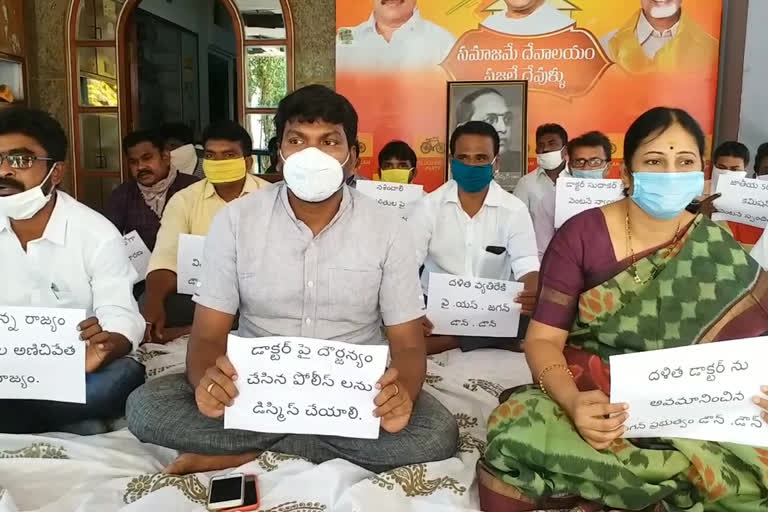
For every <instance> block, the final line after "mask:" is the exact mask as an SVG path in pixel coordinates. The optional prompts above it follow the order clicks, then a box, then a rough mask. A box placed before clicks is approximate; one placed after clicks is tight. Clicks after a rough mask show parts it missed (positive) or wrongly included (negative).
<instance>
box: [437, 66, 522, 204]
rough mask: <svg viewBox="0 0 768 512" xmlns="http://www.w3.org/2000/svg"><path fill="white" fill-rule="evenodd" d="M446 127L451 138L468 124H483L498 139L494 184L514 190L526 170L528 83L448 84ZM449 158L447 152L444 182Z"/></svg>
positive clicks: (514, 81)
mask: <svg viewBox="0 0 768 512" xmlns="http://www.w3.org/2000/svg"><path fill="white" fill-rule="evenodd" d="M447 117H448V126H447V127H446V137H445V140H446V144H448V143H449V142H450V140H451V134H453V131H454V130H455V129H456V128H457V127H458V126H459V125H461V124H464V123H466V122H468V121H485V122H487V123H488V124H490V125H492V126H493V127H494V128H496V130H497V132H498V133H499V138H500V139H501V146H500V149H499V156H498V158H499V159H500V170H499V173H498V174H497V176H496V182H497V183H498V184H499V185H501V186H502V188H504V189H505V190H508V191H512V190H514V188H515V186H516V185H517V182H518V181H519V180H520V178H522V177H523V176H525V173H526V172H527V166H528V155H527V150H528V135H527V132H528V130H527V124H528V82H527V81H526V80H498V81H471V82H470V81H462V82H448V116H447ZM450 160H451V155H450V150H449V151H446V165H445V169H446V171H445V172H446V180H450V179H451V165H450Z"/></svg>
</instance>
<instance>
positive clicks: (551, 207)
mask: <svg viewBox="0 0 768 512" xmlns="http://www.w3.org/2000/svg"><path fill="white" fill-rule="evenodd" d="M611 151H612V145H611V141H610V140H609V139H608V137H606V136H605V135H604V134H603V133H601V132H589V133H585V134H584V135H582V136H581V137H577V138H575V139H573V140H571V141H570V142H569V143H568V166H569V167H570V170H571V176H572V177H574V178H581V179H603V178H607V177H608V173H609V170H610V164H611ZM531 217H532V218H533V229H534V231H535V232H536V245H538V247H539V259H542V258H543V257H544V253H545V252H546V250H547V247H548V246H549V243H550V242H551V241H552V237H554V236H555V194H546V195H544V196H542V197H541V198H540V200H539V201H537V202H535V203H534V204H533V205H532V207H531Z"/></svg>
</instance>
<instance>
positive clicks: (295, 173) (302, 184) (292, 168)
mask: <svg viewBox="0 0 768 512" xmlns="http://www.w3.org/2000/svg"><path fill="white" fill-rule="evenodd" d="M280 158H282V159H283V162H285V163H284V164H283V178H284V179H285V184H286V185H288V188H289V189H291V192H293V194H294V195H295V196H296V197H298V198H299V199H301V200H302V201H306V202H308V203H320V202H322V201H325V200H326V199H328V198H329V197H331V196H332V195H333V194H334V193H336V191H337V190H339V189H340V188H341V186H342V184H343V183H344V169H343V166H344V165H345V164H346V163H347V161H348V160H349V155H347V159H346V160H344V163H343V164H340V163H339V161H338V160H336V159H335V158H333V157H332V156H331V155H329V154H328V153H324V152H323V151H320V150H319V149H317V148H314V147H310V148H306V149H302V150H301V151H299V152H298V153H294V154H292V155H291V156H289V157H288V158H284V157H283V153H282V151H281V152H280Z"/></svg>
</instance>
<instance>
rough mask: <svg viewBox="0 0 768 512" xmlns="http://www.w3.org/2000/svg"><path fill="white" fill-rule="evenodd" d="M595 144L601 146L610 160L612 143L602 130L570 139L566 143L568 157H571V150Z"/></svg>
mask: <svg viewBox="0 0 768 512" xmlns="http://www.w3.org/2000/svg"><path fill="white" fill-rule="evenodd" d="M596 146H602V148H603V150H604V151H605V156H607V157H608V161H609V162H610V161H611V156H612V155H611V153H612V152H613V144H611V140H610V139H609V138H608V137H607V136H606V135H605V134H604V133H603V132H598V131H593V132H587V133H585V134H584V135H580V136H578V137H576V138H575V139H573V140H571V141H570V142H569V143H568V157H569V158H573V151H574V150H575V149H576V148H593V147H596Z"/></svg>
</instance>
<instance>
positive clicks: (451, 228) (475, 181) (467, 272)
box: [408, 121, 539, 353]
mask: <svg viewBox="0 0 768 512" xmlns="http://www.w3.org/2000/svg"><path fill="white" fill-rule="evenodd" d="M450 151H451V155H452V158H451V171H452V175H453V179H452V180H451V181H449V182H447V183H446V184H445V185H443V186H442V187H440V188H439V189H437V190H435V191H434V192H432V193H431V194H429V195H427V196H426V197H424V198H423V199H421V201H420V202H419V203H417V204H416V206H415V207H414V210H413V213H412V214H411V215H410V216H409V217H408V225H409V226H410V227H411V231H412V232H413V236H414V240H415V242H416V263H417V264H419V265H424V272H423V273H422V277H421V282H422V291H423V293H424V295H425V296H426V295H427V294H428V291H429V275H430V273H439V274H452V275H457V276H470V277H480V278H486V279H497V280H505V281H506V280H510V279H514V280H516V281H519V282H521V283H524V284H525V291H524V292H523V293H522V294H521V295H520V296H518V302H520V303H521V304H522V314H523V315H526V316H530V315H532V314H533V309H534V306H535V301H536V289H537V287H538V276H539V272H538V271H539V258H538V257H537V252H536V237H535V235H534V232H533V224H532V223H531V216H530V214H529V213H528V210H527V209H526V208H525V205H523V203H522V202H521V201H520V200H519V199H518V198H516V197H515V196H513V195H512V194H510V193H508V192H506V191H505V190H504V189H502V188H501V187H500V186H499V185H498V184H497V183H496V182H495V181H494V180H493V175H494V172H495V171H497V170H498V163H497V162H498V160H497V158H498V155H499V134H498V132H497V131H496V130H495V129H494V128H493V126H491V125H489V124H488V123H485V122H483V121H470V122H468V123H465V124H463V125H460V126H459V127H458V128H456V130H455V131H454V132H453V135H452V136H451V140H450ZM427 300H429V299H428V298H427ZM431 330H432V325H431V323H430V322H429V320H428V319H427V320H426V321H425V332H426V334H427V335H428V336H430V337H428V338H427V350H428V352H429V353H437V352H442V351H444V350H449V349H452V348H457V347H460V348H462V350H474V349H476V348H485V347H496V346H501V345H503V344H507V343H509V342H510V341H512V340H516V339H518V337H517V336H515V335H514V334H512V333H511V335H510V336H509V338H476V337H461V338H456V337H453V336H431ZM524 330H525V324H524V323H521V332H524Z"/></svg>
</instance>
